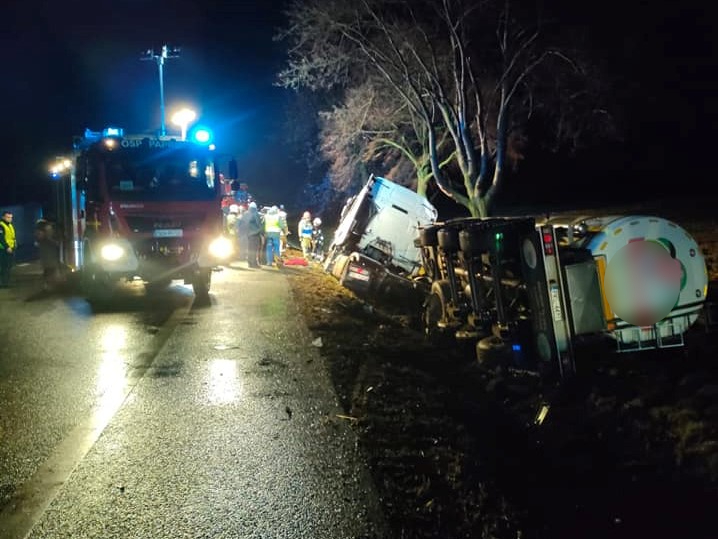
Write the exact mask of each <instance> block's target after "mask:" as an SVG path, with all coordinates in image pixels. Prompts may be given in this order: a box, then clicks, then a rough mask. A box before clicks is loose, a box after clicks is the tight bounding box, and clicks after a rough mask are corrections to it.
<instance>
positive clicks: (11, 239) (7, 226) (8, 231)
mask: <svg viewBox="0 0 718 539" xmlns="http://www.w3.org/2000/svg"><path fill="white" fill-rule="evenodd" d="M0 226H1V227H3V229H4V232H5V234H4V237H5V245H7V246H8V247H9V248H10V249H12V250H15V245H16V242H15V227H14V226H12V223H6V222H5V221H0Z"/></svg>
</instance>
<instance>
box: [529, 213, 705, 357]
mask: <svg viewBox="0 0 718 539" xmlns="http://www.w3.org/2000/svg"><path fill="white" fill-rule="evenodd" d="M540 224H541V225H544V226H546V225H550V226H552V227H553V228H554V230H555V234H556V240H557V243H558V245H559V250H561V247H562V246H569V247H578V248H584V249H587V250H588V251H590V252H591V254H592V255H593V259H594V260H595V263H596V271H597V274H598V282H599V285H600V292H601V302H602V305H601V310H602V312H603V317H604V321H605V327H604V330H605V332H606V333H607V334H608V335H610V336H611V337H612V338H613V339H615V341H616V344H617V350H618V351H619V352H624V351H632V350H643V349H654V348H667V347H671V346H682V345H683V344H684V334H685V333H686V331H688V329H689V328H690V326H691V325H693V324H694V323H695V322H696V320H697V319H698V317H699V316H700V314H701V311H702V309H703V306H704V303H705V300H706V296H707V293H708V272H707V268H706V264H705V260H704V258H703V255H702V253H701V250H700V248H699V246H698V244H697V243H696V241H695V239H693V237H691V235H690V234H688V233H687V232H686V231H685V230H684V229H683V228H681V227H680V226H678V225H677V224H676V223H673V222H671V221H668V220H666V219H664V218H661V217H656V216H646V215H616V216H604V217H577V218H573V219H564V220H561V219H560V218H559V219H549V220H547V221H545V222H543V223H540ZM636 242H648V243H650V244H652V245H659V246H661V247H662V248H663V249H665V251H666V252H667V253H668V254H669V255H670V258H671V259H673V260H675V261H676V266H678V267H679V268H680V285H679V287H680V289H679V291H678V298H677V300H676V302H675V305H674V306H673V308H672V309H671V310H670V312H669V313H668V314H667V316H665V317H664V318H662V319H661V320H659V321H657V322H655V323H649V324H643V325H640V326H639V325H634V324H631V323H629V322H627V321H626V320H623V319H622V318H620V317H619V316H618V315H617V314H616V313H615V310H614V309H613V308H612V307H611V305H610V303H609V301H608V297H607V286H606V285H607V281H606V274H607V269H608V267H609V264H611V262H612V260H617V256H620V254H619V253H620V252H621V251H622V249H623V248H624V247H626V246H628V245H629V244H635V243H636ZM562 265H563V264H562ZM562 273H563V274H564V280H565V281H566V283H565V284H566V287H567V289H568V290H567V293H568V294H567V295H568V301H569V303H570V311H571V312H572V318H573V320H572V322H573V324H572V325H573V326H574V328H573V331H572V333H573V334H574V336H575V334H576V333H577V331H576V326H577V325H579V324H580V315H581V311H583V310H584V309H585V308H586V307H590V306H587V305H585V303H583V304H582V303H581V293H580V285H579V284H578V283H577V282H572V279H571V275H570V274H569V273H568V272H567V271H566V266H564V271H563V272H562ZM594 307H595V306H594Z"/></svg>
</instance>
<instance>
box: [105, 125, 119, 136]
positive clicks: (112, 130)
mask: <svg viewBox="0 0 718 539" xmlns="http://www.w3.org/2000/svg"><path fill="white" fill-rule="evenodd" d="M123 135H124V130H123V129H122V128H121V127H106V128H105V129H103V130H102V136H103V137H121V136H123Z"/></svg>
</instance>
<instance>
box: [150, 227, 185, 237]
mask: <svg viewBox="0 0 718 539" xmlns="http://www.w3.org/2000/svg"><path fill="white" fill-rule="evenodd" d="M152 236H153V237H155V238H181V237H182V229H181V228H158V229H157V230H155V231H154V232H153V233H152Z"/></svg>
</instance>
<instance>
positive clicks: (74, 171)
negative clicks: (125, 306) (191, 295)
mask: <svg viewBox="0 0 718 539" xmlns="http://www.w3.org/2000/svg"><path fill="white" fill-rule="evenodd" d="M58 187H59V193H60V195H59V196H58V201H59V203H58V206H59V207H58V222H59V224H60V228H61V229H62V231H63V238H62V242H61V245H62V250H61V256H62V259H63V262H64V263H65V264H66V265H67V266H68V267H69V268H71V269H72V270H73V271H74V272H76V273H77V275H78V276H79V281H80V283H81V287H82V290H83V293H84V295H85V296H86V298H87V299H88V300H89V301H90V302H93V301H101V300H106V299H108V298H109V297H110V295H111V294H112V292H113V290H114V288H115V285H116V284H118V283H120V282H122V281H126V280H136V279H141V280H142V281H144V283H145V285H146V287H147V288H148V290H151V289H154V288H159V287H163V286H166V285H168V284H169V283H170V282H171V281H172V280H175V279H182V280H184V282H185V283H187V284H191V285H192V287H193V289H194V292H195V294H196V295H197V296H207V295H208V294H209V289H210V285H211V278H212V269H213V268H214V267H216V266H217V265H218V264H221V263H222V262H223V261H226V260H227V258H228V257H229V256H230V255H231V251H232V244H231V242H230V241H229V239H228V238H226V237H224V235H223V228H222V210H221V204H220V201H221V197H222V186H221V183H220V181H219V174H218V173H217V171H216V166H215V159H214V145H213V144H212V136H211V132H210V131H209V130H206V129H202V128H197V129H196V130H194V131H193V132H191V133H190V135H189V137H187V140H180V139H178V138H175V137H170V136H156V135H143V134H140V135H131V134H125V133H124V131H123V129H121V128H115V127H108V128H105V129H103V130H102V131H91V130H89V129H88V130H86V131H85V133H84V135H83V136H80V137H76V138H75V140H74V144H73V156H72V160H71V168H70V173H69V174H68V175H66V176H64V177H63V178H61V179H60V185H59V186H58Z"/></svg>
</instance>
